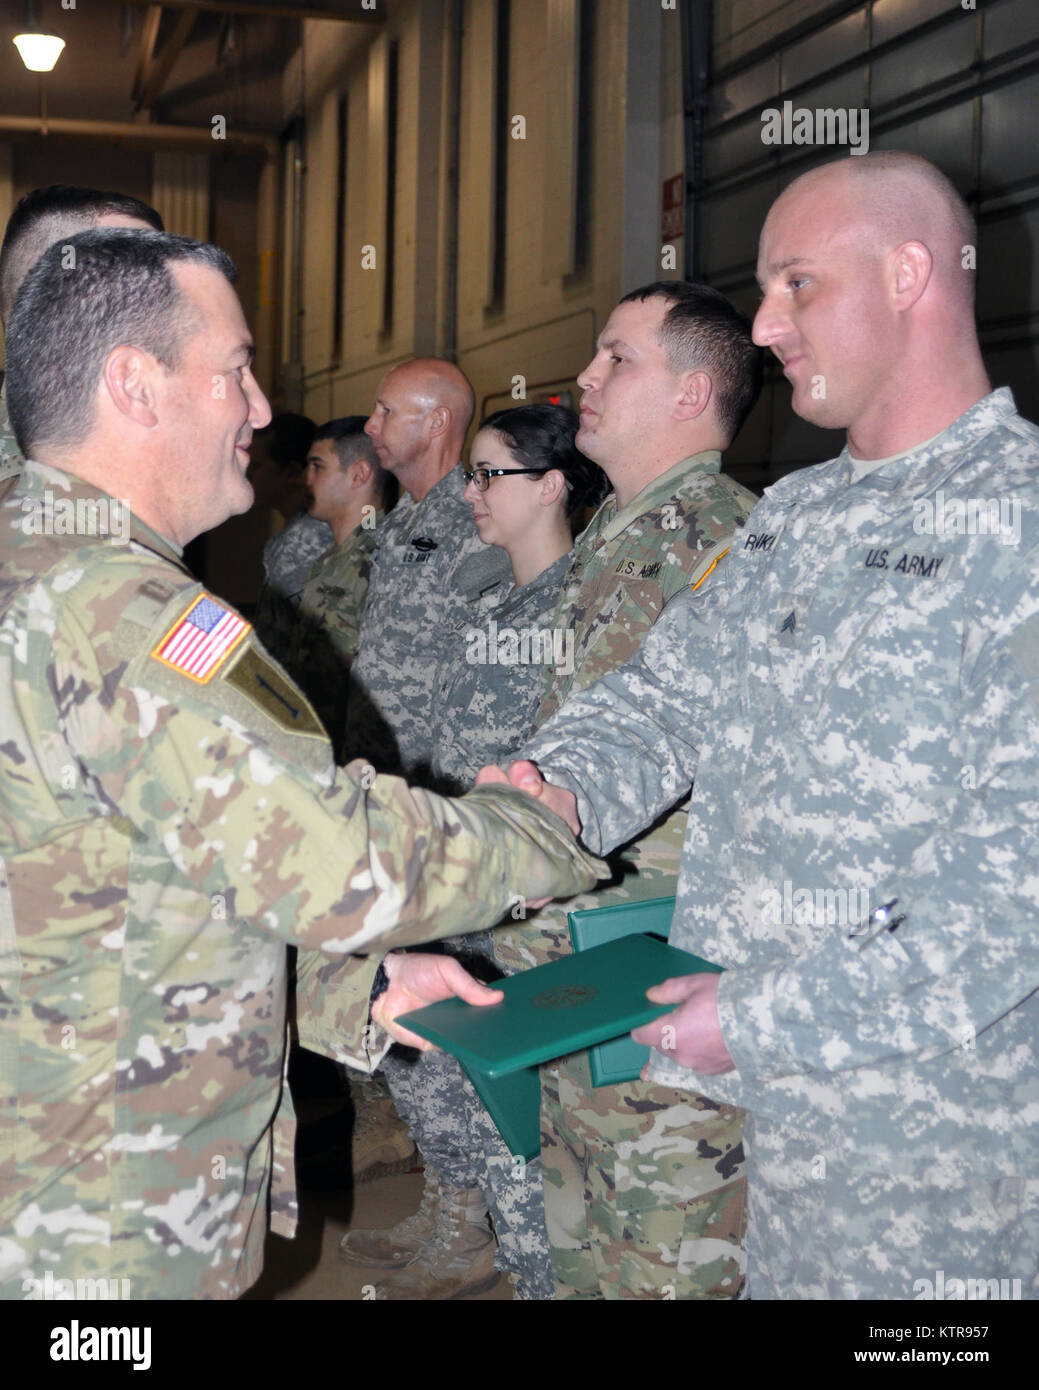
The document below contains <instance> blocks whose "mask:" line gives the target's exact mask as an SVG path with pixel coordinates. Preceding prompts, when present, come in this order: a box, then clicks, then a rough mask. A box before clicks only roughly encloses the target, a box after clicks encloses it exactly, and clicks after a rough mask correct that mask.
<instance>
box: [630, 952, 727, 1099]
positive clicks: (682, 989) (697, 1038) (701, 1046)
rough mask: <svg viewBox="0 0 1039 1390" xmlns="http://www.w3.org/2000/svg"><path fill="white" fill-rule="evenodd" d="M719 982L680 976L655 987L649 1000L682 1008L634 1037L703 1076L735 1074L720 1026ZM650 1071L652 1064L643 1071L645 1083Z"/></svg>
mask: <svg viewBox="0 0 1039 1390" xmlns="http://www.w3.org/2000/svg"><path fill="white" fill-rule="evenodd" d="M718 980H719V976H717V975H678V976H676V977H675V978H674V979H672V980H665V981H664V982H663V984H659V985H654V986H653V988H652V989H648V990H647V991H646V997H647V998H648V999H651V1000H652V1001H653V1003H654V1004H678V1005H679V1006H680V1007H679V1008H677V1009H675V1010H674V1011H673V1012H672V1013H669V1014H661V1016H660V1018H657V1019H654V1020H653V1022H652V1023H644V1024H643V1025H642V1027H641V1028H636V1029H635V1030H634V1031H633V1032H632V1035H631V1036H632V1037H633V1038H634V1039H635V1041H636V1042H637V1043H642V1044H643V1045H646V1044H648V1045H649V1046H650V1047H655V1048H656V1049H657V1051H658V1052H662V1053H663V1054H664V1056H665V1057H673V1058H674V1059H675V1061H676V1062H677V1063H678V1064H679V1066H682V1067H690V1068H691V1069H692V1070H693V1071H698V1072H702V1073H703V1075H704V1076H720V1075H721V1074H722V1072H726V1071H735V1069H736V1063H735V1062H734V1061H733V1060H732V1058H731V1057H730V1056H729V1049H728V1048H727V1047H726V1046H725V1039H724V1038H723V1037H722V1031H721V1028H720V1026H719V1024H718ZM648 1071H649V1063H647V1064H646V1066H645V1067H644V1068H643V1071H642V1079H643V1081H648V1080H649V1077H648V1075H647V1073H648Z"/></svg>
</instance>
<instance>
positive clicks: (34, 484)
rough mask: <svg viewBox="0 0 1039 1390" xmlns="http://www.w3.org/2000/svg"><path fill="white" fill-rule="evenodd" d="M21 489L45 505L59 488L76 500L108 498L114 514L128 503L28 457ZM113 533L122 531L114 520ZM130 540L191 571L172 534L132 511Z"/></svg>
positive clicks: (70, 499) (61, 491) (95, 485)
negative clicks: (155, 529) (49, 496)
mask: <svg viewBox="0 0 1039 1390" xmlns="http://www.w3.org/2000/svg"><path fill="white" fill-rule="evenodd" d="M18 489H19V491H20V492H21V493H22V494H23V495H24V496H28V497H31V498H33V499H34V500H35V501H37V502H39V504H40V505H41V506H43V507H46V506H47V505H48V494H50V495H51V498H52V499H53V497H54V494H55V493H56V492H60V493H61V495H62V498H63V499H64V500H67V501H69V502H72V503H75V502H76V501H77V500H82V501H84V502H89V503H91V504H92V505H97V504H100V503H102V502H105V503H107V505H108V516H109V517H110V518H114V517H115V516H117V515H119V513H118V511H113V510H112V509H113V508H123V507H124V505H125V504H124V503H122V502H121V501H119V499H118V498H115V497H113V496H112V495H111V493H108V492H105V490H104V489H103V488H100V487H98V486H97V484H96V483H88V482H87V481H86V480H85V479H84V478H78V477H77V476H76V475H75V474H74V473H66V472H64V471H63V470H62V469H60V468H54V467H52V466H51V465H50V464H46V463H39V462H37V461H36V460H35V459H27V460H26V463H25V468H24V469H23V471H22V476H21V479H20V481H19V484H18ZM54 500H56V499H54ZM110 534H111V535H114V536H118V535H119V534H120V528H117V527H116V526H115V524H114V523H112V524H111V533H110ZM129 540H131V541H135V542H136V543H137V544H138V545H140V546H143V547H144V548H145V550H150V551H152V552H153V553H155V554H156V555H161V556H162V558H163V559H164V560H169V561H170V563H171V564H174V565H176V566H177V568H178V569H180V570H183V571H184V573H185V574H190V573H191V572H190V570H189V569H188V567H187V566H186V565H185V564H184V559H183V556H184V552H183V550H182V549H181V548H180V546H178V545H177V544H176V542H175V541H172V540H170V538H169V537H168V536H163V535H160V534H159V532H158V531H153V530H152V528H151V527H150V526H148V525H147V524H146V523H145V522H143V521H142V520H141V518H140V517H139V516H137V515H136V514H135V513H134V512H130V526H129Z"/></svg>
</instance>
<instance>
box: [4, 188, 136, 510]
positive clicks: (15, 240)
mask: <svg viewBox="0 0 1039 1390" xmlns="http://www.w3.org/2000/svg"><path fill="white" fill-rule="evenodd" d="M87 227H132V228H137V229H140V230H142V231H147V230H148V229H150V228H152V229H154V230H155V231H157V232H161V231H162V229H163V228H162V218H161V217H160V216H159V214H158V213H157V212H156V211H155V209H154V208H151V207H149V206H148V204H147V203H142V202H141V201H140V199H138V198H131V197H130V196H129V195H128V194H125V193H111V192H105V191H103V190H102V189H100V188H76V187H73V186H71V185H66V184H51V185H50V186H49V187H47V188H37V189H34V190H33V191H32V192H31V193H27V194H26V195H25V197H24V198H21V199H20V200H19V203H18V206H17V207H16V208H15V210H14V212H13V213H12V214H11V217H10V219H9V221H8V223H7V227H6V229H5V231H4V241H3V246H2V247H0V322H2V323H4V324H6V323H7V320H8V317H9V315H10V312H11V308H12V306H13V304H14V298H15V295H16V294H17V293H18V286H19V285H20V284H21V283H22V279H23V277H24V276H25V272H26V271H27V270H28V269H29V267H30V266H31V265H32V264H33V263H34V262H35V261H37V260H38V259H39V258H40V256H42V255H43V253H44V251H46V249H47V247H48V246H51V245H53V243H54V242H56V241H58V240H60V239H61V238H62V237H70V236H73V235H74V234H75V233H76V232H82V231H84V230H85V229H86V228H87ZM23 463H24V459H23V458H22V454H21V450H20V449H19V448H18V441H17V440H16V439H15V437H14V431H13V430H12V429H11V424H10V420H9V419H8V414H7V392H6V386H2V387H0V497H2V496H3V495H4V492H5V491H6V489H5V487H4V484H5V482H7V480H8V479H10V478H12V477H14V476H15V475H16V474H18V473H20V472H21V470H22V464H23Z"/></svg>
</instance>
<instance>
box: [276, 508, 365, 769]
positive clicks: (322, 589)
mask: <svg viewBox="0 0 1039 1390" xmlns="http://www.w3.org/2000/svg"><path fill="white" fill-rule="evenodd" d="M381 519H382V513H381V512H378V513H373V514H372V520H373V522H375V523H376V524H377V523H378V521H380V520H381ZM374 549H375V527H374V525H373V526H364V525H361V526H357V527H355V529H354V530H353V531H351V532H350V534H349V535H348V536H346V537H344V539H343V543H342V545H333V546H332V548H331V549H330V550H326V551H325V553H324V555H322V556H321V557H320V558H319V559H318V560H317V562H316V563H315V565H314V567H313V568H312V569H311V571H310V573H309V574H308V576H307V582H306V584H304V586H303V593H302V595H301V596H300V601H299V607H298V609H297V610H296V625H295V627H294V628H293V632H292V640H291V642H290V644H289V654H288V660H287V669H288V670H289V672H290V673H291V675H292V676H293V678H294V679H295V680H296V681H297V682H298V684H299V686H300V688H301V689H302V690H303V691H304V692H305V693H306V695H307V697H308V698H309V700H310V702H311V704H312V705H313V706H314V708H315V709H316V710H317V712H318V714H319V716H320V718H321V722H322V723H323V724H324V726H325V728H326V729H327V730H328V733H329V736H330V737H331V739H332V745H333V747H334V748H335V751H336V754H337V756H340V757H341V755H342V751H343V748H342V744H343V734H344V728H345V723H346V696H347V689H348V679H349V671H350V666H351V664H352V662H353V659H354V657H355V655H356V654H357V639H358V636H359V635H360V631H361V614H362V612H363V611H364V600H365V596H366V595H367V593H368V574H369V571H370V569H371V560H372V552H373V551H374Z"/></svg>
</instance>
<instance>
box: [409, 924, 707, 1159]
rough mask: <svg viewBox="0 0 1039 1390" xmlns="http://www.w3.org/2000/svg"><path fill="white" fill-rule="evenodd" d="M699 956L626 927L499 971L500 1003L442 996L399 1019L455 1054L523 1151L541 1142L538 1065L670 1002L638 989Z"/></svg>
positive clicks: (688, 969) (517, 1150) (512, 1145)
mask: <svg viewBox="0 0 1039 1390" xmlns="http://www.w3.org/2000/svg"><path fill="white" fill-rule="evenodd" d="M698 959H699V957H696V956H690V955H689V954H688V952H686V951H679V950H677V949H676V948H675V947H674V946H669V945H668V944H667V942H665V941H660V940H659V939H658V938H656V937H652V936H639V935H631V934H628V935H625V936H622V937H618V939H617V940H615V941H610V942H606V943H604V944H603V945H601V946H594V947H592V948H591V949H589V950H586V951H582V952H581V953H580V954H579V955H573V956H567V957H565V958H564V959H563V960H556V961H552V962H550V963H549V964H548V965H541V966H538V967H536V968H535V969H534V970H525V971H523V972H521V973H520V974H519V975H512V976H510V977H509V978H508V979H507V980H501V981H498V982H497V984H496V986H495V988H500V989H502V990H503V991H504V993H505V999H504V1000H503V1001H502V1002H501V1003H500V1004H491V1005H489V1006H488V1007H486V1008H478V1007H476V1006H474V1005H471V1004H466V1003H464V1002H463V1001H462V1000H461V999H445V1000H443V1001H442V1002H441V1003H439V1004H430V1005H429V1006H428V1007H427V1008H425V1009H417V1010H416V1011H415V1012H414V1013H410V1014H402V1015H401V1017H400V1019H399V1022H401V1023H403V1025H404V1026H405V1027H406V1028H410V1029H411V1030H412V1032H415V1033H418V1034H419V1035H420V1036H421V1037H423V1038H428V1039H429V1040H430V1041H431V1042H435V1043H436V1044H437V1046H438V1047H442V1048H443V1049H444V1050H445V1051H446V1052H451V1053H453V1054H454V1055H455V1056H456V1057H457V1058H458V1059H459V1061H460V1062H461V1063H462V1065H463V1066H464V1067H465V1070H466V1071H467V1073H468V1074H469V1078H470V1080H471V1081H472V1083H473V1086H474V1087H475V1089H476V1092H477V1094H478V1095H479V1096H480V1099H481V1100H482V1101H483V1103H484V1104H485V1105H486V1107H487V1109H488V1110H489V1111H490V1114H491V1117H492V1119H493V1120H494V1122H495V1124H496V1125H497V1126H498V1129H499V1131H500V1133H501V1135H502V1138H503V1139H504V1140H505V1142H506V1144H507V1145H508V1146H509V1149H510V1151H511V1152H512V1153H514V1154H516V1155H517V1156H520V1157H523V1158H527V1159H529V1158H533V1157H534V1156H535V1155H536V1154H537V1153H538V1152H539V1151H540V1148H541V1127H540V1103H541V1083H540V1079H539V1077H538V1065H539V1064H540V1063H541V1062H549V1061H551V1060H552V1059H553V1058H556V1057H563V1056H565V1055H566V1054H567V1053H569V1052H577V1051H579V1050H580V1049H581V1048H583V1047H588V1046H590V1045H592V1044H593V1043H597V1042H601V1041H602V1040H603V1039H606V1038H615V1037H617V1035H618V1034H621V1033H626V1032H630V1030H631V1029H632V1028H637V1027H638V1026H639V1025H640V1024H642V1023H649V1022H650V1020H651V1019H654V1018H657V1017H659V1016H660V1014H663V1013H667V1012H669V1010H670V1008H671V1005H668V1004H651V1003H650V1001H649V1000H648V999H647V998H646V990H647V989H648V988H649V987H650V985H655V984H659V983H660V981H661V980H665V979H667V978H668V976H670V975H688V974H691V973H692V970H693V969H694V965H693V962H695V961H697V960H698Z"/></svg>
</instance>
